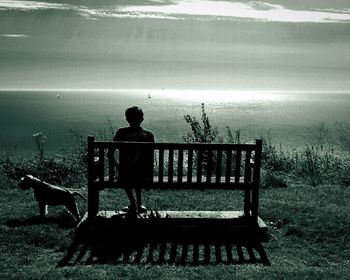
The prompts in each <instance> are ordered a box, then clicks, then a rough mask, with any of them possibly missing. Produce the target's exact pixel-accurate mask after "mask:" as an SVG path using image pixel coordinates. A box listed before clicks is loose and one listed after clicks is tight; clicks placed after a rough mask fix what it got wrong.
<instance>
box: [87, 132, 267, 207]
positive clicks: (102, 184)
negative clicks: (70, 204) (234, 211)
mask: <svg viewBox="0 0 350 280" xmlns="http://www.w3.org/2000/svg"><path fill="white" fill-rule="evenodd" d="M121 149H139V150H149V151H150V150H151V151H153V153H151V154H153V159H152V160H151V161H150V162H153V166H151V172H152V173H153V174H152V175H153V176H152V178H151V180H150V182H149V184H148V186H147V187H149V188H159V189H167V188H175V189H191V188H192V189H209V188H210V189H216V188H218V189H219V188H221V189H241V190H245V191H249V196H250V191H253V197H254V196H255V197H256V198H255V199H256V200H257V196H258V189H259V178H260V167H261V151H262V141H261V140H256V142H255V143H254V144H197V143H136V142H102V141H95V139H94V137H93V136H89V137H88V184H89V192H90V190H91V191H93V192H95V190H96V189H98V190H99V189H104V188H118V187H123V188H124V187H127V184H125V183H124V184H123V185H120V184H118V180H117V178H118V168H117V165H118V164H116V163H118V161H119V159H118V157H119V151H120V150H121ZM96 158H98V159H99V160H98V162H97V161H96ZM151 164H152V163H151ZM135 176H137V174H135ZM247 199H248V198H247ZM249 200H250V202H249V203H250V204H252V203H253V202H252V201H251V199H249ZM247 203H248V202H247ZM256 203H257V202H256ZM246 207H248V205H247V206H246ZM256 211H257V210H256Z"/></svg>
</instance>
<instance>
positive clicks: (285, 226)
mask: <svg viewBox="0 0 350 280" xmlns="http://www.w3.org/2000/svg"><path fill="white" fill-rule="evenodd" d="M0 185H1V195H0V205H1V212H0V251H1V254H0V278H1V279H84V280H87V279H118V278H120V279H157V278H158V279H232V278H233V277H234V278H236V279H259V280H262V279H348V277H349V273H350V204H349V201H350V187H345V186H341V185H319V186H310V185H306V184H295V183H292V182H287V187H286V188H271V189H262V190H261V199H260V204H261V205H260V216H261V217H262V218H263V219H264V221H265V222H267V223H268V225H269V236H270V240H269V242H267V243H264V248H265V250H266V252H267V254H268V257H269V259H270V261H271V263H272V265H271V266H263V265H261V264H259V265H254V264H244V265H224V264H219V265H208V266H171V265H161V266H159V265H130V264H117V265H109V264H93V265H86V264H79V265H74V266H68V267H63V268H58V267H57V263H58V261H59V260H60V259H61V258H62V257H63V256H64V254H65V252H66V250H67V248H68V246H69V244H70V242H71V240H72V237H73V232H74V221H73V220H72V218H71V217H70V216H69V215H68V214H67V213H66V212H65V210H64V209H63V208H60V207H53V208H51V209H49V211H50V212H49V213H50V214H49V218H48V219H47V222H46V223H35V219H33V217H35V216H36V215H37V212H38V211H37V206H36V204H35V201H34V199H33V197H32V193H31V191H26V192H25V191H22V190H20V189H19V188H18V187H17V186H16V185H15V184H14V183H13V182H10V181H8V180H7V179H5V178H4V177H0ZM82 192H85V194H86V190H84V189H83V190H82ZM77 200H78V202H79V207H80V210H81V212H84V211H85V210H86V205H85V202H84V201H82V200H80V199H79V198H77ZM101 201H102V202H101V208H103V209H119V208H121V207H122V206H125V204H126V203H127V201H126V198H125V195H124V193H123V192H122V191H105V192H102V195H101ZM145 204H146V205H147V206H149V207H152V208H153V209H191V210H192V209H202V210H215V209H221V210H222V209H225V210H226V209H227V210H234V209H240V208H241V206H242V201H241V195H240V193H237V192H228V191H217V192H214V191H204V192H201V191H198V192H192V191H186V192H185V191H184V192H179V191H166V192H165V191H163V192H160V191H149V192H147V193H146V194H145Z"/></svg>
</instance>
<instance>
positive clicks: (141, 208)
mask: <svg viewBox="0 0 350 280" xmlns="http://www.w3.org/2000/svg"><path fill="white" fill-rule="evenodd" d="M135 193H136V203H137V212H139V213H144V212H146V211H147V208H146V207H145V206H143V205H142V193H141V189H140V188H136V189H135Z"/></svg>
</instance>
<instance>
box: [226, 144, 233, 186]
mask: <svg viewBox="0 0 350 280" xmlns="http://www.w3.org/2000/svg"><path fill="white" fill-rule="evenodd" d="M226 153H227V154H226V157H227V159H226V183H229V182H230V178H231V164H232V150H230V149H229V150H227V151H226Z"/></svg>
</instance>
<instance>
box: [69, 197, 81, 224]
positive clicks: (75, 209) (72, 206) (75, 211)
mask: <svg viewBox="0 0 350 280" xmlns="http://www.w3.org/2000/svg"><path fill="white" fill-rule="evenodd" d="M66 207H67V209H68V210H69V212H71V213H72V214H73V215H74V217H75V218H76V219H77V221H78V222H79V221H80V214H79V210H78V206H77V204H76V202H75V201H74V200H72V201H70V202H69V203H67V205H66Z"/></svg>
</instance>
